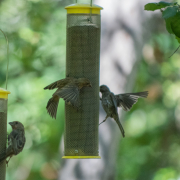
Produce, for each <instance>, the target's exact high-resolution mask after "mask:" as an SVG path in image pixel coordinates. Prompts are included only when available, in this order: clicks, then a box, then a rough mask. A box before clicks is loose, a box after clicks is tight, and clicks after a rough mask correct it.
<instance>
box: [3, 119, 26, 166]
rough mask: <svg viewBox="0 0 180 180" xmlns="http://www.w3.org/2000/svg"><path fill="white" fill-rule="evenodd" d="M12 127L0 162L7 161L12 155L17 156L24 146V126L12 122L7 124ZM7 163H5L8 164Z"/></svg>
mask: <svg viewBox="0 0 180 180" xmlns="http://www.w3.org/2000/svg"><path fill="white" fill-rule="evenodd" d="M9 124H10V125H11V127H12V131H11V133H10V134H9V135H8V147H7V149H6V151H5V152H4V153H2V154H0V162H1V161H4V160H5V159H6V158H8V157H9V160H10V159H11V157H12V156H13V155H17V154H19V153H20V152H21V151H22V150H23V148H24V145H25V142H26V138H25V131H24V126H23V124H22V123H20V122H19V121H13V122H10V123H9ZM9 160H8V161H6V163H7V164H8V162H9Z"/></svg>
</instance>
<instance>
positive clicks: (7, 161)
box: [6, 156, 12, 167]
mask: <svg viewBox="0 0 180 180" xmlns="http://www.w3.org/2000/svg"><path fill="white" fill-rule="evenodd" d="M11 157H12V156H9V160H6V164H7V167H8V163H9V161H10V159H11Z"/></svg>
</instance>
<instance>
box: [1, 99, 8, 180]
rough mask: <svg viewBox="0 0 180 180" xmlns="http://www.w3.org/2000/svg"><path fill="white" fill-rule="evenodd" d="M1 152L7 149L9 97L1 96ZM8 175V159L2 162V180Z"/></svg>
mask: <svg viewBox="0 0 180 180" xmlns="http://www.w3.org/2000/svg"><path fill="white" fill-rule="evenodd" d="M0 132H1V135H0V142H1V143H0V154H2V153H4V152H5V151H6V141H7V99H2V98H0ZM5 177H6V161H5V160H4V161H3V162H0V180H5Z"/></svg>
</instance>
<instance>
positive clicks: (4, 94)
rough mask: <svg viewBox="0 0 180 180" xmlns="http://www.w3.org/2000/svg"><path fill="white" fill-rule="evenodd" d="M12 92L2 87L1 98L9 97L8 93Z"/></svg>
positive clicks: (0, 90) (0, 89)
mask: <svg viewBox="0 0 180 180" xmlns="http://www.w3.org/2000/svg"><path fill="white" fill-rule="evenodd" d="M10 93H11V92H10V91H7V90H6V89H3V88H0V98H3V99H8V94H10Z"/></svg>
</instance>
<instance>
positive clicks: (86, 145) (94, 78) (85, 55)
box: [64, 14, 100, 156]
mask: <svg viewBox="0 0 180 180" xmlns="http://www.w3.org/2000/svg"><path fill="white" fill-rule="evenodd" d="M66 46H67V47H66V49H67V50H66V75H67V76H70V77H76V78H80V77H85V78H88V79H89V80H90V81H91V84H92V88H89V87H84V88H83V89H82V90H81V91H80V105H81V109H80V110H79V111H77V110H76V109H74V108H73V107H71V106H69V105H65V118H66V122H65V139H64V147H65V151H64V155H65V156H98V155H99V151H98V149H99V148H98V139H99V137H98V123H99V56H100V15H94V14H92V17H91V22H90V20H89V14H68V15H67V45H66Z"/></svg>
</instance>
